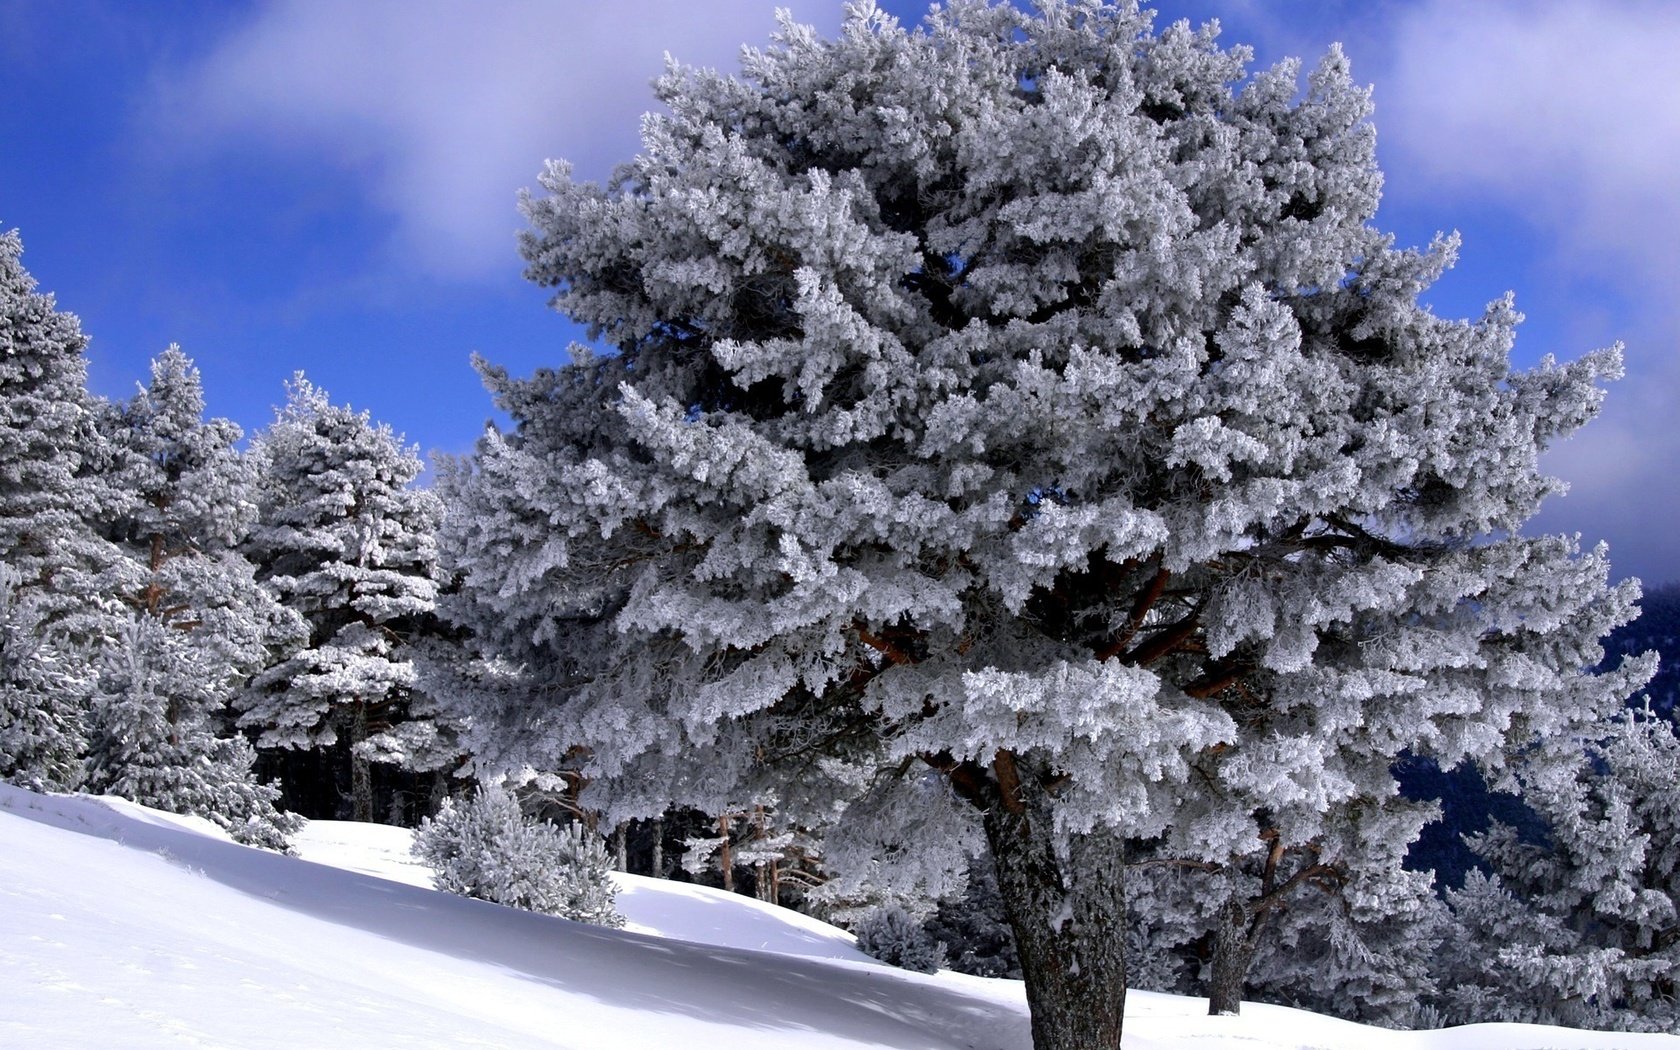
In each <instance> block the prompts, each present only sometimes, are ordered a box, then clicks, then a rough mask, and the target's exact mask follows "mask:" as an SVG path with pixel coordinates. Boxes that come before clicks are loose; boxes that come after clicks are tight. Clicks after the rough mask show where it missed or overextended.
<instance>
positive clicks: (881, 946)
mask: <svg viewBox="0 0 1680 1050" xmlns="http://www.w3.org/2000/svg"><path fill="white" fill-rule="evenodd" d="M853 933H855V934H856V935H857V945H858V950H859V951H861V952H863V954H865V955H867V956H869V957H870V958H872V959H879V960H881V961H882V962H884V963H886V964H887V965H889V966H897V967H899V968H900V969H904V970H914V971H915V972H917V973H933V972H935V971H937V970H939V969H941V968H942V967H944V965H945V963H946V958H945V946H944V945H943V944H940V943H939V942H938V941H935V940H934V939H933V936H932V935H931V934H929V933H928V932H927V930H926V929H924V928H923V926H922V923H921V922H920V921H919V920H917V919H916V918H915V917H913V916H912V915H911V914H910V913H909V912H907V911H905V910H904V909H903V908H900V907H899V906H897V905H888V906H887V907H885V908H881V909H879V910H878V911H875V912H873V913H871V914H870V915H868V916H867V917H866V918H865V919H864V920H863V921H862V922H860V923H858V926H857V929H856V930H854V931H853Z"/></svg>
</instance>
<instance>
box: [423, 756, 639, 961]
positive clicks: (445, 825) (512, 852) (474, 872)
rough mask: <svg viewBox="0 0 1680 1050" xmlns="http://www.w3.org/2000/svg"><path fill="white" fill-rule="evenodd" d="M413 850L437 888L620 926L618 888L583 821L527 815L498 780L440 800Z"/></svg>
mask: <svg viewBox="0 0 1680 1050" xmlns="http://www.w3.org/2000/svg"><path fill="white" fill-rule="evenodd" d="M414 855H415V856H417V857H419V858H420V859H421V860H423V861H425V862H426V863H427V864H428V865H430V866H431V868H432V870H433V872H434V876H433V878H434V881H435V882H436V884H437V888H438V889H440V890H447V891H448V892H450V893H458V894H461V895H462V896H466V897H476V898H478V899H479V900H486V901H490V902H492V903H495V904H506V905H508V906H510V907H514V908H524V909H526V910H528V911H540V912H544V913H546V914H549V915H558V916H560V917H561V918H563V919H571V920H573V921H575V922H587V923H592V924H594V925H596V926H609V927H615V928H616V927H619V926H623V925H624V917H623V916H622V915H620V914H619V913H618V910H617V908H616V907H615V905H614V899H615V897H616V896H617V893H618V889H617V886H616V884H615V883H614V882H613V881H612V865H611V863H610V860H609V858H608V856H607V850H606V846H605V845H603V844H602V842H601V839H600V837H599V836H597V835H593V834H591V833H589V832H588V831H587V830H586V829H585V828H584V827H583V825H582V824H580V823H577V822H572V823H568V824H566V825H564V826H556V825H554V824H551V823H549V822H548V821H538V820H532V819H531V818H529V817H527V816H525V814H524V813H523V812H521V810H520V808H519V802H518V800H517V799H516V798H514V796H513V794H512V793H511V792H509V791H508V790H507V789H506V788H503V787H501V786H500V785H490V786H487V787H482V788H480V789H479V791H478V793H477V794H476V795H474V796H473V797H472V798H471V799H455V798H451V799H446V800H445V801H444V803H443V805H442V807H441V808H440V809H439V810H438V813H437V815H436V816H433V817H428V818H426V819H425V820H423V821H421V823H420V828H419V830H418V831H416V832H415V834H414Z"/></svg>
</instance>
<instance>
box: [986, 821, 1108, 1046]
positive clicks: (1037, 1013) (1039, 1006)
mask: <svg viewBox="0 0 1680 1050" xmlns="http://www.w3.org/2000/svg"><path fill="white" fill-rule="evenodd" d="M982 820H983V824H984V826H985V831H986V841H987V843H988V844H989V845H990V847H991V854H992V861H993V864H994V865H995V866H996V869H997V880H998V892H999V894H1000V895H1001V897H1002V898H1003V906H1004V911H1005V913H1006V914H1007V916H1008V919H1009V925H1010V928H1011V929H1013V930H1014V931H1015V948H1016V951H1017V952H1018V953H1019V955H1020V959H1021V973H1022V975H1023V976H1024V977H1025V979H1026V990H1027V1008H1028V1009H1029V1010H1030V1011H1031V1013H1032V1037H1033V1048H1034V1050H1119V1046H1120V1030H1121V1024H1122V1021H1123V1020H1124V1016H1125V1009H1126V899H1125V887H1124V884H1123V874H1124V871H1125V855H1124V847H1123V844H1122V842H1121V840H1120V838H1119V837H1118V836H1116V835H1113V834H1109V833H1106V832H1100V831H1099V832H1093V833H1091V834H1087V835H1077V836H1074V837H1073V838H1072V840H1071V841H1070V842H1069V843H1068V850H1067V855H1066V857H1065V858H1063V857H1059V856H1058V855H1057V850H1056V848H1055V843H1054V840H1053V836H1052V830H1051V828H1052V824H1051V817H1050V813H1049V809H1048V806H1027V805H1023V804H1020V803H1019V802H1017V803H1016V804H1015V805H1014V806H1013V807H1009V806H1006V805H1004V804H1003V803H1001V802H1000V803H998V804H995V805H993V806H992V807H991V808H989V809H987V810H986V811H985V812H984V814H983V818H982Z"/></svg>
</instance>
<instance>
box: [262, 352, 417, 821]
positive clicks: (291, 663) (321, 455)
mask: <svg viewBox="0 0 1680 1050" xmlns="http://www.w3.org/2000/svg"><path fill="white" fill-rule="evenodd" d="M287 394H288V399H287V403H286V405H285V407H284V408H282V409H281V410H280V412H279V415H278V416H277V418H276V419H275V421H274V422H273V423H272V424H271V425H270V426H269V427H268V428H267V429H266V430H264V431H263V432H262V433H261V434H259V435H258V436H257V439H256V441H255V443H254V446H253V449H252V453H251V454H252V455H253V456H255V457H256V458H257V462H258V463H259V464H260V468H261V471H262V479H261V484H260V488H259V492H260V499H259V501H260V508H261V509H260V515H259V519H258V522H257V525H256V527H255V528H254V529H253V531H252V534H251V539H250V541H249V543H248V544H247V547H246V549H247V552H248V553H249V556H250V557H251V558H252V560H253V561H255V562H256V563H257V565H258V566H259V576H260V578H261V579H262V580H263V581H264V582H265V583H266V584H267V586H268V587H269V588H271V589H272V591H273V592H274V594H276V595H277V596H278V597H279V599H280V601H281V603H282V604H284V605H285V606H287V607H288V608H290V609H293V610H295V611H296V612H298V613H300V614H301V615H302V616H303V618H304V619H305V620H306V621H307V622H308V628H309V640H308V644H307V645H306V646H305V647H304V648H302V649H301V650H299V651H298V652H297V653H296V654H295V655H293V656H291V657H290V658H289V659H286V660H284V661H282V662H280V663H278V664H275V665H274V666H272V667H270V668H268V669H267V670H265V671H263V672H262V673H261V674H260V675H258V676H257V677H256V678H255V679H254V680H253V681H252V683H251V687H250V689H249V690H247V692H246V694H245V696H244V697H243V698H242V700H241V703H242V705H243V707H244V713H243V714H242V716H241V718H240V722H241V724H243V725H246V726H250V727H253V728H255V729H257V730H258V731H259V736H258V738H257V743H258V745H259V746H260V747H266V748H330V747H332V746H333V745H334V744H335V743H337V742H338V741H339V740H340V739H341V738H342V739H343V740H344V741H345V742H346V743H347V744H348V748H347V749H345V753H346V754H347V758H348V763H349V766H350V771H351V793H352V802H353V807H354V808H353V815H354V817H355V819H357V820H372V819H373V817H374V798H373V774H372V770H371V767H370V763H371V761H372V756H373V754H374V753H377V748H378V746H379V745H378V744H377V743H376V744H374V745H373V750H370V746H369V742H370V741H371V740H373V738H374V737H375V735H376V734H380V733H384V732H388V731H390V730H392V729H393V728H394V727H397V726H400V725H401V723H402V722H403V721H404V720H405V716H406V712H407V710H408V706H409V705H410V704H411V703H412V702H413V700H414V696H415V692H416V689H415V686H416V681H417V675H416V672H415V667H414V657H413V651H412V643H413V641H414V640H415V638H416V636H417V635H418V634H419V632H421V631H422V630H423V629H424V626H425V624H426V622H427V621H428V619H429V618H430V617H431V615H432V612H433V607H434V604H435V602H436V597H437V581H436V579H435V578H434V577H435V571H436V560H437V559H436V547H435V540H434V537H433V530H434V527H435V522H436V518H437V501H436V498H435V497H434V496H433V495H432V494H431V493H429V492H425V491H422V490H418V489H415V488H412V487H411V485H412V483H413V481H414V479H415V478H416V477H417V476H418V475H419V473H420V469H421V463H420V458H419V456H418V455H416V454H415V452H414V450H413V449H411V448H409V447H407V446H405V445H404V444H403V443H402V440H401V439H400V438H399V437H398V436H397V435H396V434H394V433H393V432H392V431H391V428H390V427H388V426H386V425H384V424H378V425H375V424H374V423H373V422H371V421H370V419H369V418H368V414H367V413H366V412H354V411H352V410H351V409H349V408H348V407H343V406H337V405H333V404H331V403H330V401H329V400H328V399H327V395H326V394H325V393H324V392H323V391H321V390H319V389H317V388H316V387H314V386H313V385H311V384H310V383H309V381H308V380H307V379H305V378H304V377H303V375H302V374H301V373H299V374H298V375H297V376H296V378H294V379H293V381H292V382H291V383H290V384H288V386H287Z"/></svg>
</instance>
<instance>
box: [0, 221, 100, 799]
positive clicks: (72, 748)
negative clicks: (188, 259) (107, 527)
mask: <svg viewBox="0 0 1680 1050" xmlns="http://www.w3.org/2000/svg"><path fill="white" fill-rule="evenodd" d="M22 255H23V244H22V242H21V240H20V239H19V238H18V235H17V233H16V231H12V232H9V233H0V568H3V569H4V570H5V571H4V572H3V573H0V590H4V591H5V592H6V593H5V594H4V595H0V608H3V612H0V621H3V629H4V632H5V639H4V649H5V654H4V657H3V658H0V777H4V778H7V779H11V780H15V781H18V782H20V783H28V784H31V785H34V786H37V787H48V788H57V789H60V790H67V789H70V788H73V787H75V786H76V785H77V784H78V783H79V782H80V779H81V765H80V760H81V754H80V751H81V748H82V746H83V737H82V734H83V730H84V715H85V706H86V702H87V693H86V687H87V685H88V684H89V682H90V678H89V676H88V675H87V674H85V673H83V672H84V671H85V669H86V667H87V665H88V663H89V661H90V660H91V658H92V656H91V654H92V652H93V650H94V648H95V647H96V646H97V645H98V644H99V642H100V640H101V639H102V638H104V637H105V636H106V635H107V634H108V633H109V631H110V630H111V629H112V626H113V624H114V623H115V622H116V621H115V617H116V616H117V615H118V613H119V611H120V610H119V609H118V608H117V606H116V602H115V598H114V597H113V596H111V595H109V594H108V593H107V592H108V589H109V587H110V584H111V582H112V581H111V573H112V570H113V568H114V567H115V566H116V565H118V564H119V563H120V560H121V559H120V557H119V555H118V554H117V552H116V551H115V549H114V548H113V547H112V546H111V545H110V544H109V543H107V542H106V541H105V540H104V539H103V538H102V537H100V536H99V535H98V534H97V533H96V532H95V530H94V528H93V526H92V524H90V523H91V522H92V521H95V520H102V519H103V518H105V517H107V516H108V515H110V514H111V513H113V512H114V511H116V510H117V509H118V508H120V506H122V504H123V500H122V499H121V498H120V496H119V494H118V493H117V491H116V490H115V489H114V488H113V487H112V486H110V485H109V484H107V483H106V477H105V472H106V469H107V467H108V449H107V447H106V445H105V444H104V443H103V441H102V439H101V436H100V434H99V432H98V430H97V429H96V427H95V425H94V424H95V418H96V407H95V404H94V402H93V400H92V398H90V397H89V395H88V392H87V360H86V358H85V357H84V356H83V353H82V352H83V350H84V349H85V347H86V346H87V338H86V337H85V336H84V335H82V331H81V325H80V323H79V322H78V321H77V320H76V317H75V315H73V314H68V313H64V312H62V311H60V310H58V309H57V307H56V306H55V304H54V301H53V297H52V296H51V295H47V294H43V293H41V292H37V291H36V290H35V288H36V285H35V279H34V278H33V277H32V276H30V274H29V272H28V271H27V270H25V269H24V267H23V262H22Z"/></svg>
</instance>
